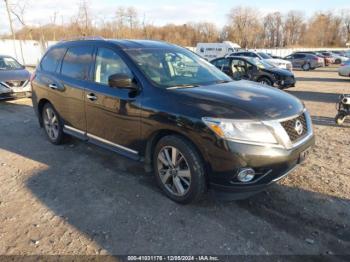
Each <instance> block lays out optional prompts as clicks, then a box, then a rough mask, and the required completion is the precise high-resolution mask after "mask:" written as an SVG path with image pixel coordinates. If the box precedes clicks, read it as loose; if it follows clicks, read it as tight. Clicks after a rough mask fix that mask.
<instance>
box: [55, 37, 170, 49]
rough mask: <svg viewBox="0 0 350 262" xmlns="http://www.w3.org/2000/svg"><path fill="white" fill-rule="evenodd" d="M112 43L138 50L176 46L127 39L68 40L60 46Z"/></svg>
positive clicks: (122, 47) (121, 47)
mask: <svg viewBox="0 0 350 262" xmlns="http://www.w3.org/2000/svg"><path fill="white" fill-rule="evenodd" d="M86 42H90V43H91V42H92V43H106V42H107V43H111V44H114V45H115V46H117V47H118V48H120V49H138V48H171V47H174V46H175V45H172V44H169V43H167V42H163V41H154V40H127V39H125V40H124V39H103V40H101V39H86V40H84V39H81V40H68V41H62V42H60V43H59V44H58V45H69V44H76V43H86Z"/></svg>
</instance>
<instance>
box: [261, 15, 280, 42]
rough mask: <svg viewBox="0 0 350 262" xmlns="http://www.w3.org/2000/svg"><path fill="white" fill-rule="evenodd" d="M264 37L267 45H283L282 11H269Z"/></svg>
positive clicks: (266, 17)
mask: <svg viewBox="0 0 350 262" xmlns="http://www.w3.org/2000/svg"><path fill="white" fill-rule="evenodd" d="M263 24H264V38H265V42H266V43H265V45H266V46H267V47H278V46H281V45H282V28H283V24H282V14H281V13H280V12H274V13H269V14H267V15H266V16H265V18H264V22H263Z"/></svg>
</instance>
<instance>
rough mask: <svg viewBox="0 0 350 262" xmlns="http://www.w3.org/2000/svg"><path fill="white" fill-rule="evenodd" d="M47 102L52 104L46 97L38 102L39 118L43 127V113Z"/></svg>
mask: <svg viewBox="0 0 350 262" xmlns="http://www.w3.org/2000/svg"><path fill="white" fill-rule="evenodd" d="M47 103H49V104H51V103H50V101H49V100H48V99H46V98H42V99H40V101H39V103H38V119H39V124H40V126H41V127H43V115H42V113H43V108H44V106H45V105H46V104H47Z"/></svg>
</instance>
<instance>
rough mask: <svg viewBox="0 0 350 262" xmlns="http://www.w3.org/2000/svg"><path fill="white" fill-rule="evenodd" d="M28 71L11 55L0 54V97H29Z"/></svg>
mask: <svg viewBox="0 0 350 262" xmlns="http://www.w3.org/2000/svg"><path fill="white" fill-rule="evenodd" d="M29 79H30V73H29V72H28V70H26V69H25V67H24V66H22V65H21V64H20V63H18V62H17V60H16V59H14V58H13V57H11V56H3V55H0V99H6V98H17V97H29V96H30V95H31V88H30V83H29Z"/></svg>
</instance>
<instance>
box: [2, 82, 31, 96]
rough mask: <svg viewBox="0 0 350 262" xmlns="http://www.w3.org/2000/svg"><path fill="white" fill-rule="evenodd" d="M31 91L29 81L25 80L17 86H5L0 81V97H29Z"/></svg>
mask: <svg viewBox="0 0 350 262" xmlns="http://www.w3.org/2000/svg"><path fill="white" fill-rule="evenodd" d="M31 91H32V90H31V87H30V84H29V81H26V83H25V84H24V85H23V86H18V87H10V86H5V85H4V84H2V83H0V99H9V98H25V97H30V96H31V93H32V92H31Z"/></svg>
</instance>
